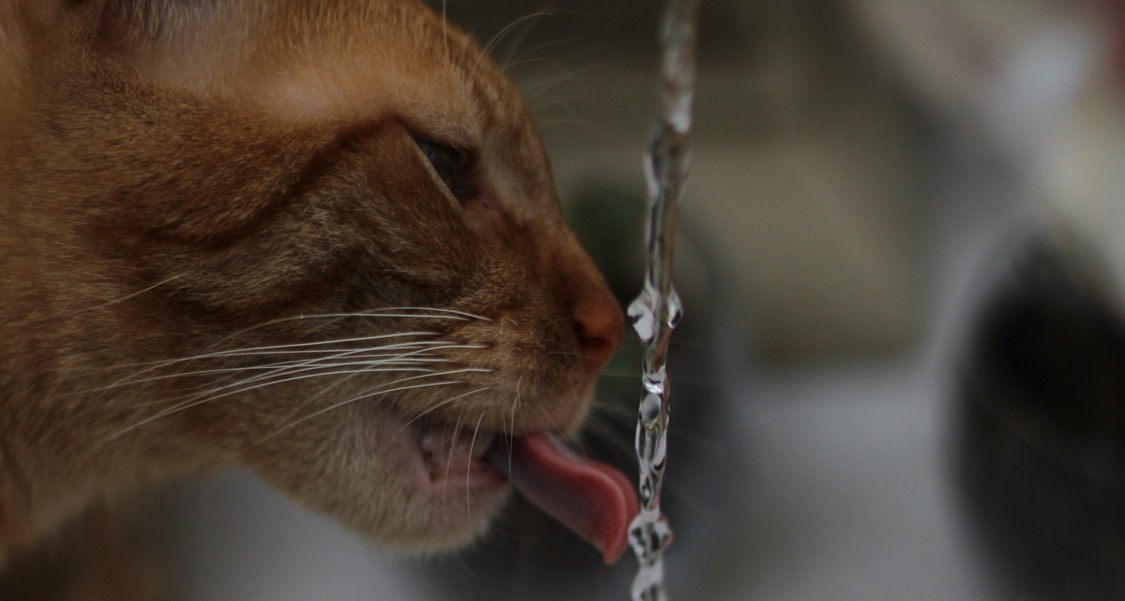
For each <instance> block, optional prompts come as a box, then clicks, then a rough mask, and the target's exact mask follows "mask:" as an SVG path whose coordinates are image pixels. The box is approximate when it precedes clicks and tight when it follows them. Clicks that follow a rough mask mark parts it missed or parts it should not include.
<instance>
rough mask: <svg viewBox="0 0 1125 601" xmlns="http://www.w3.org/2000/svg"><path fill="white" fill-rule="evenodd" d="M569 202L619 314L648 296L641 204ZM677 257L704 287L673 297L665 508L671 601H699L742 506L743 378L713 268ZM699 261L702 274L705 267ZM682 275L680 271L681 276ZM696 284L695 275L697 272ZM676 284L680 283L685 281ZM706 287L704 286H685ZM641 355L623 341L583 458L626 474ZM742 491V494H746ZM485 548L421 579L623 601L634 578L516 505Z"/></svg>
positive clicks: (446, 589) (694, 254) (600, 189)
mask: <svg viewBox="0 0 1125 601" xmlns="http://www.w3.org/2000/svg"><path fill="white" fill-rule="evenodd" d="M586 189H587V190H589V192H587V193H584V194H582V195H580V196H578V197H577V198H575V199H573V202H570V203H567V205H566V206H567V209H568V211H567V212H568V218H569V221H570V223H571V224H572V225H573V227H574V229H575V230H576V231H577V233H578V235H579V238H580V239H581V240H582V243H583V246H585V247H586V248H587V249H588V250H589V251H590V253H591V256H592V257H593V258H594V261H595V262H596V263H597V264H598V265H599V267H600V268H601V270H602V272H603V273H604V274H605V275H606V279H607V281H608V283H609V285H610V289H611V290H613V291H614V293H615V294H616V295H617V296H618V300H619V301H620V302H621V303H622V305H623V306H624V305H627V304H628V303H629V302H630V301H632V299H633V297H635V296H636V295H637V293H638V292H639V291H640V279H639V277H638V274H641V273H642V272H643V271H642V267H643V264H641V263H637V262H638V261H643V256H642V252H643V248H644V245H643V239H642V234H643V231H642V229H641V228H642V226H641V224H642V223H643V221H642V219H643V216H644V210H645V207H644V201H643V199H642V196H641V195H640V193H639V192H638V193H634V194H630V193H629V192H626V191H622V189H620V188H616V187H614V186H612V185H609V186H602V185H594V186H590V187H587V188H586ZM677 245H678V246H677V255H678V256H677V259H678V260H679V259H680V258H681V257H682V258H684V259H685V263H687V260H688V259H693V258H694V259H696V260H697V261H698V262H699V263H697V264H696V265H695V267H696V268H697V269H702V270H704V271H706V275H707V276H708V277H707V278H705V279H699V278H696V279H694V280H691V279H689V278H681V279H678V280H677V281H678V282H679V283H678V284H677V289H678V290H679V292H680V295H681V298H683V299H684V305H685V307H686V309H685V314H684V319H683V321H682V322H681V324H680V325H679V327H677V329H676V336H675V337H674V338H673V340H672V353H671V357H670V362H669V374H670V379H671V383H672V384H671V385H672V386H673V387H674V388H673V396H672V418H671V426H670V428H669V440H668V466H669V467H668V472H667V474H666V478H665V483H664V495H663V498H662V506H663V509H664V511H665V513H666V514H667V516H668V519H669V521H670V523H671V524H672V528H673V529H674V530H675V531H676V539H675V542H674V543H673V545H672V547H671V549H670V550H669V553H668V561H669V563H670V565H672V566H674V569H673V568H670V572H669V580H668V585H669V591H670V595H671V596H672V597H673V598H683V599H689V598H691V597H692V595H691V589H692V587H693V586H697V584H694V585H693V582H698V579H699V578H702V577H705V576H704V571H705V570H707V569H709V566H710V565H712V564H713V563H714V561H713V560H714V558H715V554H716V553H720V552H721V549H722V548H723V547H724V545H725V544H728V543H729V542H730V540H729V539H730V538H731V536H732V535H731V533H729V532H727V531H725V530H724V525H725V524H727V523H728V520H727V519H726V518H725V517H724V516H727V515H729V512H730V511H732V510H733V508H734V507H737V506H738V505H737V504H738V498H739V496H738V495H739V494H740V493H741V491H740V490H739V485H740V483H739V482H738V481H737V479H735V478H731V477H729V476H730V474H731V473H739V472H738V470H737V468H736V465H737V463H738V461H740V459H739V458H738V450H737V444H736V443H737V442H739V441H740V438H739V436H738V433H737V432H736V431H735V430H734V428H733V426H734V424H735V423H736V420H733V419H732V418H731V416H729V415H726V414H725V413H724V412H725V411H733V407H732V406H731V405H730V402H729V400H728V399H727V398H726V395H727V394H728V393H729V390H725V389H723V388H720V386H719V385H718V383H721V382H725V383H728V384H733V383H735V382H736V378H735V377H734V376H733V375H732V374H733V373H734V371H735V370H737V369H741V366H742V362H743V360H744V357H743V356H742V354H741V353H740V352H739V345H740V344H741V343H740V341H739V339H738V338H736V336H735V335H736V331H737V328H730V327H724V324H722V323H719V322H718V320H717V319H716V316H719V315H729V314H730V311H729V309H727V310H720V309H719V307H718V305H719V303H721V302H722V299H723V298H726V295H725V294H724V293H723V291H722V289H721V287H720V285H719V284H718V282H720V281H721V278H720V277H719V276H718V274H717V273H715V271H714V264H713V263H709V262H707V261H706V260H705V259H703V257H706V256H707V255H706V253H704V252H703V251H702V250H700V249H699V248H697V247H695V246H694V245H691V244H690V241H689V238H685V237H682V238H680V239H679V240H678V242H677ZM700 263H701V264H702V265H700ZM678 272H679V270H677V273H678ZM697 275H698V274H697ZM677 277H679V276H677ZM685 281H688V282H690V281H696V282H700V283H701V284H700V286H701V285H703V284H702V282H708V284H707V286H708V288H707V289H706V290H705V289H702V288H700V287H697V286H683V287H681V284H684V283H685ZM640 364H641V359H640V346H639V344H638V342H637V341H636V336H633V335H631V333H627V336H626V342H625V343H624V345H623V347H622V349H621V350H620V351H619V352H618V354H617V356H616V357H615V358H614V360H613V361H612V362H611V364H610V366H609V367H608V368H607V370H606V372H605V373H604V374H603V376H602V379H601V380H600V381H599V386H598V396H597V401H596V403H595V409H594V414H593V416H592V418H591V426H590V427H589V428H588V429H587V430H588V432H587V435H586V436H585V437H584V440H583V441H582V451H583V454H585V455H587V456H590V457H593V458H595V459H598V460H599V461H604V462H607V463H610V464H612V465H614V466H615V467H617V468H618V469H620V470H621V471H622V472H624V473H625V474H627V475H630V476H633V475H635V474H636V473H637V463H636V457H635V456H634V451H633V437H634V432H635V428H636V412H637V404H638V402H639V400H640V393H641V380H640ZM741 488H745V487H744V486H743V487H741ZM513 504H514V506H513V507H510V508H509V510H508V511H505V514H504V516H503V517H502V518H501V520H500V521H499V522H498V523H497V524H496V526H495V527H494V529H493V533H492V534H491V535H490V536H489V538H488V539H487V540H486V541H484V542H483V543H481V544H480V545H478V546H477V547H475V548H474V549H472V550H471V551H469V552H464V553H459V554H457V555H455V556H452V557H448V558H443V559H438V560H435V561H434V562H432V563H431V564H430V565H429V566H428V569H426V570H425V571H424V577H425V578H426V580H427V581H428V582H430V585H431V586H432V587H434V588H436V589H437V590H438V591H439V592H441V593H443V594H444V596H442V595H439V598H457V599H467V600H468V599H480V600H488V601H502V600H513V601H515V600H521V601H522V600H524V599H536V600H537V601H553V600H559V601H562V600H568V601H569V600H573V599H590V600H592V599H624V598H627V597H628V594H629V582H630V581H631V580H632V578H633V575H634V574H635V573H636V570H637V562H636V560H635V559H634V558H633V557H632V553H631V552H626V557H624V558H623V559H622V560H621V561H620V562H619V563H618V564H617V565H616V566H613V567H607V566H605V565H603V563H602V561H601V554H600V553H598V552H597V550H596V549H594V548H593V547H592V546H590V545H589V544H587V543H585V542H583V541H582V540H580V539H579V538H578V537H577V536H576V535H574V534H573V533H571V532H570V531H568V530H566V529H565V528H564V527H563V526H561V525H559V524H558V523H557V522H555V520H553V519H551V518H549V517H547V516H546V515H544V514H542V513H541V512H540V511H539V510H538V509H536V508H535V507H533V506H532V505H530V504H529V503H527V502H525V501H523V499H520V498H518V497H517V498H516V499H515V500H514V503H513Z"/></svg>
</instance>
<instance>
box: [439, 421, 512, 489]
mask: <svg viewBox="0 0 1125 601" xmlns="http://www.w3.org/2000/svg"><path fill="white" fill-rule="evenodd" d="M417 433H418V450H419V452H420V453H421V454H422V459H423V460H424V461H425V466H426V472H427V475H428V476H429V482H430V483H431V484H432V485H434V486H437V487H440V488H441V490H442V491H443V492H444V491H447V490H450V489H452V490H466V489H471V490H476V489H489V488H503V487H506V486H507V484H508V479H507V478H506V477H504V475H503V474H502V473H501V472H500V471H498V470H497V469H496V468H495V467H493V466H492V465H490V464H489V463H488V462H487V461H485V456H486V455H487V454H488V451H489V449H491V448H492V446H493V445H494V444H495V443H496V440H497V434H496V433H495V432H488V431H480V430H476V431H465V430H464V429H462V428H457V427H453V426H448V425H441V424H428V425H424V426H422V427H420V428H418V430H417Z"/></svg>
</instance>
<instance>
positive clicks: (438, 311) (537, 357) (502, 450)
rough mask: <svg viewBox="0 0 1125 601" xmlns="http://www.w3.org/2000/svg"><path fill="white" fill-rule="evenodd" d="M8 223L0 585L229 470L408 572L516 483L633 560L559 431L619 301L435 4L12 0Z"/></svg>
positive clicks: (600, 477)
mask: <svg viewBox="0 0 1125 601" xmlns="http://www.w3.org/2000/svg"><path fill="white" fill-rule="evenodd" d="M0 211H2V216H0V564H2V563H3V558H4V557H5V556H10V555H12V554H15V553H18V552H19V551H20V550H21V549H25V548H29V547H32V546H34V545H35V543H36V542H37V541H40V540H42V539H44V537H47V536H48V535H50V534H51V533H52V532H55V531H56V530H58V529H59V528H60V527H61V525H63V524H65V523H67V522H68V521H69V520H72V519H74V517H75V516H77V515H79V514H80V513H81V512H83V511H84V510H85V509H86V508H88V507H90V506H91V505H95V504H99V503H104V502H107V501H109V502H112V501H114V500H116V499H120V498H122V497H125V496H128V495H130V494H133V493H135V492H136V491H138V490H141V489H143V488H144V487H146V486H151V485H153V484H156V483H160V482H163V481H167V480H171V479H178V478H183V477H188V476H193V475H198V474H204V473H208V472H211V471H214V470H217V469H221V468H224V467H228V466H243V467H247V468H250V469H252V470H253V471H255V472H256V473H257V474H259V475H260V476H262V477H263V478H264V479H266V480H267V481H269V482H270V483H271V484H272V485H274V486H275V487H276V488H277V489H279V490H280V491H282V492H283V493H285V494H287V495H288V496H290V497H291V498H293V499H295V500H296V501H297V502H299V503H301V504H302V505H304V506H306V507H309V508H311V509H313V510H317V511H321V512H324V513H326V514H328V515H330V516H332V517H333V518H335V519H336V520H338V521H339V522H341V523H343V524H345V525H346V526H348V527H350V528H352V529H353V530H355V531H356V532H359V533H361V534H362V535H364V536H366V537H367V538H369V539H370V540H371V541H373V542H374V543H376V544H379V545H383V546H386V547H388V548H392V549H396V550H400V551H403V552H412V553H433V552H437V551H441V550H446V549H452V548H456V547H458V546H462V545H465V544H467V543H468V542H470V541H472V540H473V539H475V538H477V537H479V536H480V535H482V533H484V532H486V531H487V529H488V526H489V523H490V522H491V520H492V519H493V517H494V516H495V515H496V514H497V513H498V512H499V511H500V510H501V508H502V507H503V502H504V499H505V498H506V497H507V496H508V495H509V490H510V488H511V487H512V486H511V485H512V484H514V485H515V487H516V488H517V489H519V490H520V491H521V492H523V493H524V494H525V495H526V496H528V497H529V498H532V499H533V500H535V501H536V502H537V503H538V504H540V505H541V506H542V507H543V508H544V509H546V510H547V511H548V512H549V513H551V514H552V515H555V516H556V517H557V518H558V519H560V520H562V521H563V522H564V523H566V524H567V525H569V526H571V527H572V528H573V529H574V530H575V531H577V532H578V533H579V534H581V535H583V536H584V537H585V538H587V539H588V540H590V541H591V542H592V543H594V544H595V545H597V546H598V547H599V548H600V549H601V550H602V552H603V553H604V555H605V559H606V560H607V561H613V560H616V559H617V558H618V557H619V556H620V555H621V553H622V552H623V550H624V548H625V546H626V542H625V540H626V539H625V533H624V530H625V523H626V521H627V519H628V518H629V517H631V515H632V513H635V511H636V498H635V496H634V493H633V491H632V488H631V486H630V485H629V484H628V482H627V480H626V479H625V478H624V476H622V475H621V474H620V473H619V472H616V471H615V470H612V469H610V468H608V467H605V466H603V465H600V464H597V463H595V462H592V461H589V460H585V459H583V458H581V457H578V456H576V455H574V454H573V453H572V452H571V451H570V450H569V449H568V448H566V447H567V445H566V443H565V441H564V439H565V438H567V437H571V436H573V435H574V434H575V433H576V432H577V430H578V429H579V428H580V426H581V424H582V422H583V420H584V418H585V416H586V414H587V412H588V410H589V408H590V404H591V399H592V395H593V387H594V381H595V377H596V375H597V374H598V372H599V371H600V370H601V368H602V367H603V366H604V365H605V364H606V363H607V361H609V359H610V357H611V356H612V354H613V353H614V350H615V349H616V347H617V346H618V344H619V343H620V342H621V339H622V337H623V330H624V320H623V316H622V311H621V308H620V305H619V303H618V302H617V301H616V300H615V299H614V297H613V296H612V295H611V294H610V292H609V291H608V289H607V287H606V285H605V283H604V281H603V278H602V277H601V275H600V274H599V273H598V271H597V269H596V267H595V266H594V264H593V262H592V261H591V260H590V258H589V257H588V256H587V254H586V253H585V252H584V251H583V250H582V248H581V247H580V245H579V244H578V242H577V240H576V238H575V236H574V235H573V233H572V232H571V231H570V230H569V229H568V227H567V225H566V223H565V221H564V220H563V217H562V215H561V212H560V210H559V206H558V201H557V198H556V193H555V189H554V182H553V179H552V175H551V171H550V167H549V163H548V159H547V157H546V155H545V153H544V148H543V144H542V142H541V140H540V137H539V135H538V134H537V132H536V130H535V129H534V126H533V124H532V118H531V116H530V115H529V112H528V109H527V108H526V106H525V104H524V102H523V100H522V98H521V96H520V94H519V92H518V90H517V89H516V87H515V85H514V84H513V83H512V82H511V81H509V80H508V79H507V78H506V77H505V75H504V74H503V73H502V72H501V70H500V69H499V68H498V67H497V66H496V65H495V64H494V63H493V62H492V61H491V60H490V59H489V58H488V57H487V56H486V55H485V53H484V51H483V50H482V49H481V47H480V46H479V45H478V44H477V43H476V42H475V41H474V40H473V39H472V38H471V37H470V36H469V35H468V34H467V33H465V32H463V31H462V30H460V29H458V28H457V27H455V26H454V25H452V24H450V23H448V22H446V20H445V19H444V18H442V16H440V15H438V14H436V13H435V12H433V11H432V10H431V9H430V8H429V7H427V6H425V5H424V4H422V3H421V2H419V1H416V0H325V1H317V2H312V1H303V0H270V1H265V0H261V1H239V2H220V1H218V0H0ZM510 481H511V482H510ZM568 490H569V491H574V490H577V491H580V492H579V493H578V497H580V498H578V499H574V498H571V499H570V500H569V501H568V500H566V499H565V498H563V496H561V495H562V493H563V492H565V491H568ZM579 501H580V502H584V503H586V504H588V505H591V506H593V507H594V509H587V510H583V509H580V508H577V505H576V503H577V502H579ZM467 509H468V510H467Z"/></svg>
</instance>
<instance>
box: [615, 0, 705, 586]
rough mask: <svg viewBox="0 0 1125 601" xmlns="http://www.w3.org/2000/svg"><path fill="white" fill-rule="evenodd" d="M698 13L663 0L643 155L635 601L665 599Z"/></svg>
mask: <svg viewBox="0 0 1125 601" xmlns="http://www.w3.org/2000/svg"><path fill="white" fill-rule="evenodd" d="M698 14H699V0H667V4H666V6H665V12H664V18H663V25H662V27H663V29H662V31H661V43H662V49H663V55H662V60H661V82H660V84H661V85H660V106H659V109H658V110H659V114H658V115H657V118H656V124H655V128H654V131H653V134H652V140H651V142H650V144H649V149H648V153H647V154H646V156H645V176H646V178H647V182H648V208H649V220H648V223H647V226H646V229H645V242H646V243H647V245H648V263H647V266H646V269H645V283H644V289H643V290H642V291H641V294H640V295H639V296H638V297H637V299H636V300H634V301H633V303H632V304H631V305H630V306H629V317H630V319H631V320H632V322H633V328H634V329H635V330H636V331H637V335H638V336H639V337H640V339H641V344H642V345H643V348H644V365H643V369H644V375H643V376H642V380H643V385H644V390H643V392H642V396H641V402H640V409H639V411H638V413H639V417H638V422H637V440H636V443H637V459H638V461H639V463H640V482H639V488H640V495H641V511H640V513H639V514H638V515H637V517H636V518H635V519H634V520H633V522H632V523H631V524H630V525H629V542H630V543H631V544H632V547H633V552H634V553H636V555H637V560H638V562H639V563H640V570H639V571H638V573H637V576H636V578H635V579H634V580H633V587H632V593H633V601H666V600H667V598H668V597H667V593H665V591H664V550H665V549H666V548H667V547H668V545H669V544H670V543H671V542H672V530H671V528H669V526H668V522H667V520H666V519H665V518H664V514H663V513H661V511H660V486H661V483H662V482H663V480H664V467H665V459H666V452H667V428H668V397H669V392H670V386H669V382H668V378H667V375H666V373H665V364H666V360H667V357H668V341H669V338H670V337H671V334H672V329H673V328H675V327H676V323H677V322H678V321H679V320H680V316H681V315H682V308H681V307H680V299H679V297H678V296H677V295H676V291H675V290H674V289H673V288H672V254H673V250H674V248H673V247H674V245H675V237H676V236H675V234H676V209H677V206H678V205H679V202H680V196H681V195H682V193H683V190H684V182H685V181H686V179H687V169H688V147H687V140H688V133H689V132H690V131H691V124H692V103H693V100H694V93H695V45H696V44H695V42H696V37H697V22H698Z"/></svg>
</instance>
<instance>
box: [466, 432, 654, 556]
mask: <svg viewBox="0 0 1125 601" xmlns="http://www.w3.org/2000/svg"><path fill="white" fill-rule="evenodd" d="M505 447H506V445H504V444H494V445H492V449H491V450H490V451H489V453H488V461H489V463H491V464H492V465H493V466H494V467H496V468H497V469H499V470H500V471H502V472H504V473H506V474H508V478H510V479H511V481H512V485H513V486H515V488H516V490H517V491H519V493H520V494H521V495H523V496H524V497H525V498H527V500H529V501H531V502H532V503H534V504H535V505H536V506H537V507H539V508H540V509H542V510H543V511H544V512H546V513H547V514H548V515H550V516H551V517H553V518H555V519H556V520H558V521H560V522H562V523H563V524H564V525H565V526H566V527H567V528H570V529H571V530H573V531H574V532H576V533H577V534H578V535H579V536H581V537H582V538H584V539H586V540H587V541H589V542H590V543H591V544H593V545H594V546H595V547H597V548H598V549H600V550H601V552H602V554H603V555H604V557H605V562H606V563H607V564H612V563H615V562H616V561H617V560H618V559H620V558H621V554H622V553H624V552H625V548H626V547H627V546H628V535H627V532H626V530H627V529H628V527H629V521H630V520H632V519H633V516H635V515H636V514H637V511H638V504H637V495H636V493H635V492H634V491H633V485H632V484H630V482H629V479H628V478H626V477H625V475H624V474H622V473H621V472H619V471H617V470H616V469H614V468H612V467H610V466H608V465H605V464H602V463H598V462H596V461H592V460H590V459H586V458H584V457H579V456H577V455H574V454H573V453H571V452H570V451H569V450H567V449H566V448H565V447H564V446H563V443H562V442H561V441H558V439H554V438H553V437H552V436H549V435H547V434H531V435H528V436H519V437H516V438H513V439H511V456H510V457H509V455H508V453H507V451H508V449H507V448H505Z"/></svg>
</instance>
